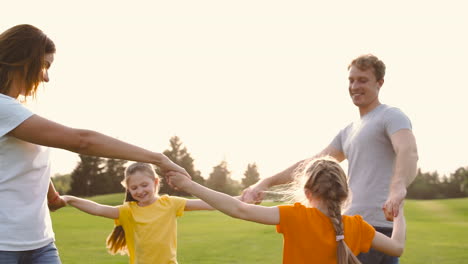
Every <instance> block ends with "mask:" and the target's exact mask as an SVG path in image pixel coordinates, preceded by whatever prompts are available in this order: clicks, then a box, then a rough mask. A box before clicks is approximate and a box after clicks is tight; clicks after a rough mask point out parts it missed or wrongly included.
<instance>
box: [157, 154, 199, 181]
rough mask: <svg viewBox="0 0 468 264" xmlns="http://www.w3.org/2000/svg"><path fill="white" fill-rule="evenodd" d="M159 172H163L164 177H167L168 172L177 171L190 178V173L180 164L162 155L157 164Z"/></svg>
mask: <svg viewBox="0 0 468 264" xmlns="http://www.w3.org/2000/svg"><path fill="white" fill-rule="evenodd" d="M158 167H159V169H160V171H161V173H162V174H163V176H164V177H167V174H168V173H169V172H179V173H182V174H184V175H185V177H187V178H189V179H191V178H192V177H190V175H189V174H188V172H187V171H186V170H185V169H184V168H182V167H181V166H179V165H177V164H175V163H174V162H173V161H172V160H170V159H169V158H168V157H166V156H164V155H163V161H162V162H161V163H160V164H159V165H158Z"/></svg>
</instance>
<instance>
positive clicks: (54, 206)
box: [47, 194, 67, 212]
mask: <svg viewBox="0 0 468 264" xmlns="http://www.w3.org/2000/svg"><path fill="white" fill-rule="evenodd" d="M47 206H48V207H49V210H50V211H51V212H55V211H57V210H58V209H60V208H62V207H65V206H67V202H66V201H65V200H64V199H63V197H62V196H60V195H58V194H57V196H56V197H54V198H53V199H51V200H49V201H48V202H47Z"/></svg>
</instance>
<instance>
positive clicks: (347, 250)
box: [167, 157, 406, 264]
mask: <svg viewBox="0 0 468 264" xmlns="http://www.w3.org/2000/svg"><path fill="white" fill-rule="evenodd" d="M167 176H168V177H169V183H170V184H172V185H173V186H175V187H177V188H178V189H179V190H183V191H185V192H188V193H191V194H193V195H194V196H196V197H198V198H200V199H202V200H204V201H205V202H207V203H208V204H209V205H211V206H213V207H214V208H216V209H218V210H219V211H221V212H223V213H225V214H228V215H230V216H232V217H235V218H240V219H244V220H248V221H253V222H257V223H261V224H267V225H276V230H277V231H278V232H279V233H282V234H283V238H284V243H283V263H293V264H300V263H321V264H328V263H330V264H331V263H338V264H345V263H360V262H359V260H358V259H357V258H356V255H358V254H359V253H361V252H367V251H368V250H369V249H370V248H371V247H372V248H374V249H376V250H379V251H382V252H384V253H385V254H388V255H391V256H401V254H402V253H403V248H404V245H405V232H406V223H405V218H404V215H403V208H401V209H402V211H401V212H402V213H401V214H399V215H398V217H396V218H395V219H394V223H393V234H392V237H391V238H389V237H387V236H385V235H384V234H381V233H379V232H376V231H375V230H374V228H373V227H372V226H370V225H369V224H368V223H367V222H365V221H364V220H363V219H362V217H361V216H359V215H356V216H342V215H341V207H342V206H343V203H344V202H345V201H346V199H347V198H348V195H349V188H348V184H347V179H346V174H345V173H344V171H343V169H342V168H341V167H340V165H339V164H338V163H337V162H336V161H335V160H333V159H332V158H329V157H326V158H320V159H316V160H312V161H310V162H307V163H305V164H304V166H303V167H302V169H301V170H300V171H299V174H298V177H296V179H297V182H298V183H299V182H301V183H300V185H299V186H300V187H299V188H298V190H299V193H301V194H303V195H305V198H306V199H303V201H302V202H301V203H295V204H293V205H280V206H273V207H265V206H261V205H252V204H247V203H244V202H241V201H239V200H237V199H235V198H233V197H231V196H229V195H226V194H223V193H220V192H216V191H214V190H211V189H208V188H206V187H204V186H202V185H199V184H197V183H196V182H193V181H191V180H190V179H188V178H187V177H186V176H184V175H183V174H180V173H177V172H170V173H168V174H167Z"/></svg>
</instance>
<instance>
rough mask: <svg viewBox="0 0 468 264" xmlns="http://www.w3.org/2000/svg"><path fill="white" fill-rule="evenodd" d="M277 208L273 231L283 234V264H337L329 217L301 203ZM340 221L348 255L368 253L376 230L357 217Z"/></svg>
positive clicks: (348, 217) (333, 233)
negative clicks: (277, 214)
mask: <svg viewBox="0 0 468 264" xmlns="http://www.w3.org/2000/svg"><path fill="white" fill-rule="evenodd" d="M278 207H279V212H280V223H279V224H278V225H277V226H276V231H277V232H278V233H282V234H283V264H289V263H290V264H301V263H320V264H336V262H337V259H336V245H337V242H336V235H335V229H334V228H333V225H332V223H331V221H330V218H329V217H328V216H326V215H324V214H323V213H322V212H320V210H318V209H317V208H307V207H305V206H304V205H302V204H300V203H295V204H294V205H280V206H278ZM342 219H343V225H344V237H345V239H344V240H345V242H346V244H347V245H348V247H349V248H350V249H351V251H352V252H353V253H354V254H355V255H358V254H359V253H361V252H367V251H369V249H370V246H371V243H372V240H373V239H374V235H375V229H374V228H373V227H372V226H371V225H369V224H368V223H367V222H366V221H364V220H363V219H362V217H361V216H359V215H355V216H347V215H345V216H343V218H342Z"/></svg>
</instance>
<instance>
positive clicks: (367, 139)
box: [242, 55, 418, 264]
mask: <svg viewBox="0 0 468 264" xmlns="http://www.w3.org/2000/svg"><path fill="white" fill-rule="evenodd" d="M348 70H349V75H348V80H349V86H348V91H349V95H350V97H351V100H352V101H353V103H354V105H356V106H357V107H358V109H359V115H360V119H359V120H357V121H355V122H353V123H351V124H349V125H348V126H347V127H345V128H344V129H342V130H341V131H340V132H339V133H338V135H336V137H335V138H334V139H333V141H332V142H331V143H330V144H329V145H328V146H327V147H326V148H325V149H324V150H322V151H321V152H320V153H318V154H317V155H315V156H314V158H315V157H320V156H326V155H328V156H332V157H334V158H335V159H336V160H338V161H339V162H341V161H343V160H345V159H347V160H348V177H349V184H350V188H351V192H352V195H353V197H352V201H351V204H350V207H349V208H348V209H347V211H346V212H345V214H349V215H355V214H359V215H362V216H363V217H364V219H365V220H366V221H367V222H369V223H370V224H371V225H373V226H374V227H375V228H376V230H377V231H380V232H381V233H385V234H387V235H389V236H391V232H392V223H391V222H390V221H391V220H392V218H393V217H394V216H397V215H398V211H399V208H400V205H401V204H402V202H403V200H404V198H405V196H406V188H407V187H408V185H409V184H410V183H411V182H412V181H413V180H414V177H415V176H416V168H417V160H418V153H417V147H416V140H415V138H414V135H413V133H412V131H411V129H412V127H411V122H410V120H409V119H408V117H407V116H406V115H405V114H404V113H403V112H401V111H400V110H399V109H398V108H394V107H390V106H388V105H385V104H381V103H380V101H379V91H380V88H381V87H382V85H383V83H384V76H385V65H384V63H383V62H382V61H380V60H379V59H378V58H377V57H375V56H374V55H362V56H359V57H358V58H356V59H355V60H353V61H352V62H351V64H350V65H349V66H348ZM301 163H302V161H300V162H298V163H296V164H294V165H293V166H291V167H289V168H287V169H286V170H284V171H282V172H280V173H278V174H275V175H273V176H271V177H268V178H264V179H262V180H261V181H259V182H258V183H256V184H255V185H253V186H251V187H249V188H247V189H246V190H245V191H244V193H243V195H242V199H243V200H244V201H246V202H257V201H259V200H261V199H262V198H263V195H262V192H263V191H265V190H267V189H268V188H270V187H272V186H274V185H278V184H284V183H288V182H291V181H292V180H293V172H294V170H295V169H296V167H297V166H298V165H299V164H301ZM382 208H385V209H386V212H387V213H388V214H387V215H384V213H383V211H382ZM389 220H390V221H389ZM359 259H360V261H361V262H362V263H364V264H366V263H372V264H394V263H398V258H396V257H389V256H386V255H383V254H382V253H380V252H377V251H374V250H371V251H370V252H369V253H366V254H361V255H359Z"/></svg>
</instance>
